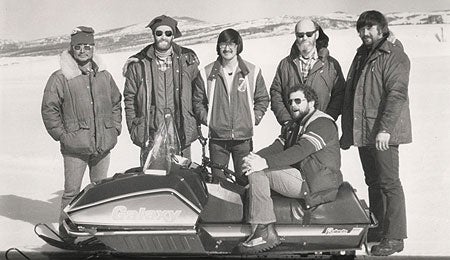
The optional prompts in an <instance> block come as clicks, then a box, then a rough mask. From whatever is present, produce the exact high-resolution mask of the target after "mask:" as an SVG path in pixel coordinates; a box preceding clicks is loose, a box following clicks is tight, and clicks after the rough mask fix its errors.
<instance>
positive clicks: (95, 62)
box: [60, 50, 106, 80]
mask: <svg viewBox="0 0 450 260" xmlns="http://www.w3.org/2000/svg"><path fill="white" fill-rule="evenodd" d="M60 65H61V71H62V73H63V75H64V76H65V77H66V78H67V79H68V80H70V79H73V78H75V77H78V76H80V75H81V74H82V73H81V70H80V68H79V67H78V64H77V62H76V61H75V59H74V58H73V57H72V55H71V54H70V53H69V51H67V50H65V51H63V52H62V53H61V55H60ZM92 67H93V69H94V71H95V72H97V71H103V70H106V66H105V64H104V63H103V61H102V60H101V59H100V57H99V56H98V55H95V54H94V56H93V57H92Z"/></svg>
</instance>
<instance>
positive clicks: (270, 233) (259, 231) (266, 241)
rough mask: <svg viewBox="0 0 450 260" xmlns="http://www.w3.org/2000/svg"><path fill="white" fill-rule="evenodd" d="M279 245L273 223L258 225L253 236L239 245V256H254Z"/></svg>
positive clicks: (279, 241)
mask: <svg viewBox="0 0 450 260" xmlns="http://www.w3.org/2000/svg"><path fill="white" fill-rule="evenodd" d="M279 244H281V240H280V238H279V237H278V234H277V231H276V230H275V225H274V223H270V224H258V226H257V227H256V229H255V231H254V232H253V234H251V235H250V236H249V237H248V238H247V240H246V241H245V242H242V243H240V244H239V246H238V249H239V252H240V253H241V254H256V253H261V252H264V251H267V250H270V249H272V248H274V247H276V246H278V245H279Z"/></svg>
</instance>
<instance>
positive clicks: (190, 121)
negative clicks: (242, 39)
mask: <svg viewBox="0 0 450 260" xmlns="http://www.w3.org/2000/svg"><path fill="white" fill-rule="evenodd" d="M172 47H173V57H172V75H173V89H171V91H172V94H173V96H174V103H175V104H174V105H175V111H172V112H173V114H174V119H175V123H176V127H177V132H178V135H179V138H180V142H181V146H182V149H184V148H185V147H187V146H189V145H190V144H191V143H192V142H193V141H195V140H196V139H197V137H198V132H197V120H196V118H195V116H194V112H193V110H192V84H193V81H194V79H195V78H196V77H197V75H198V73H199V70H198V64H199V61H198V58H197V55H196V54H195V53H194V51H193V50H191V49H188V48H184V47H181V46H179V45H177V44H175V43H172ZM134 57H135V58H137V59H138V61H137V62H132V63H130V64H129V65H128V69H127V71H126V73H125V88H124V91H123V96H124V102H125V115H126V120H127V126H128V131H129V133H130V137H131V140H132V141H133V143H134V144H136V145H137V146H140V147H142V148H144V147H146V146H147V145H150V146H151V145H152V144H153V141H154V137H155V136H154V135H155V134H156V131H157V130H158V122H163V121H164V120H163V116H164V115H163V113H162V112H161V111H162V110H164V107H165V100H163V98H159V97H158V95H155V93H153V90H154V84H155V82H156V81H157V75H156V73H153V72H156V71H157V70H158V68H157V64H156V59H157V58H156V55H155V48H154V45H153V44H150V45H148V46H147V47H145V48H144V49H143V50H142V51H141V52H139V53H138V54H136V55H134Z"/></svg>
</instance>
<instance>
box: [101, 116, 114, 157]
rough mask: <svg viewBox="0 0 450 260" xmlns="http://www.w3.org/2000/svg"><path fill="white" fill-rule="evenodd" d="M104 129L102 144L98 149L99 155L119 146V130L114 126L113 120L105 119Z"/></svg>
mask: <svg viewBox="0 0 450 260" xmlns="http://www.w3.org/2000/svg"><path fill="white" fill-rule="evenodd" d="M103 126H104V128H103V129H102V130H103V131H102V132H103V135H102V136H101V140H102V141H101V143H100V146H99V148H98V152H99V153H101V154H102V153H105V152H108V151H109V150H111V149H112V148H114V146H115V145H116V144H117V134H118V133H117V129H116V128H115V126H114V121H113V120H112V118H105V119H104V121H103Z"/></svg>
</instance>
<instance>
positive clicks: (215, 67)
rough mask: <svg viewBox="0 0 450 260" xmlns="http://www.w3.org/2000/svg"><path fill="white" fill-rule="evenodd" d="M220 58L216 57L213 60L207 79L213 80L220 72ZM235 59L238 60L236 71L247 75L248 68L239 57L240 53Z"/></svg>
mask: <svg viewBox="0 0 450 260" xmlns="http://www.w3.org/2000/svg"><path fill="white" fill-rule="evenodd" d="M221 59H222V58H221V57H218V58H217V60H216V61H215V62H214V64H213V67H212V70H211V73H210V74H209V76H208V80H213V79H215V78H216V77H217V75H219V74H220V71H221V67H222V64H221ZM237 60H238V69H237V73H239V72H241V73H242V75H243V76H244V77H245V76H247V75H248V74H249V73H250V70H249V68H248V67H247V65H246V64H245V61H244V60H243V59H242V58H241V56H240V55H237Z"/></svg>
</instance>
